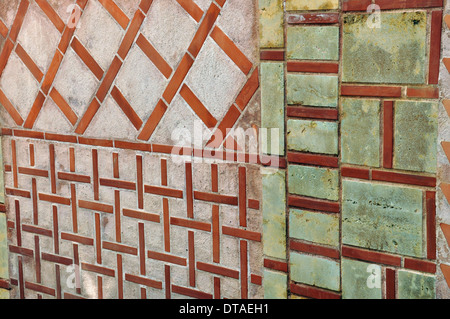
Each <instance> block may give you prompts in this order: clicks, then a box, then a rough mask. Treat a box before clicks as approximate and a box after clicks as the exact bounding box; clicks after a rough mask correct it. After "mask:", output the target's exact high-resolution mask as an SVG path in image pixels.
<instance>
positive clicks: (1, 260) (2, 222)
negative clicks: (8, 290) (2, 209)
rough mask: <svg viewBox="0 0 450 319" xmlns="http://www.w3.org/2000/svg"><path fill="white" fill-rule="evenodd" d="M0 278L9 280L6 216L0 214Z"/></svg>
mask: <svg viewBox="0 0 450 319" xmlns="http://www.w3.org/2000/svg"><path fill="white" fill-rule="evenodd" d="M0 278H9V269H8V229H7V227H6V214H3V213H0Z"/></svg>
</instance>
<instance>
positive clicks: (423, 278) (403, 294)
mask: <svg viewBox="0 0 450 319" xmlns="http://www.w3.org/2000/svg"><path fill="white" fill-rule="evenodd" d="M435 298H436V276H433V275H425V274H419V273H414V272H411V271H405V270H399V271H398V299H435Z"/></svg>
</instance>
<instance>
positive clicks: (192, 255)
mask: <svg viewBox="0 0 450 319" xmlns="http://www.w3.org/2000/svg"><path fill="white" fill-rule="evenodd" d="M188 247H189V285H190V286H191V287H195V241H194V232H193V231H189V232H188Z"/></svg>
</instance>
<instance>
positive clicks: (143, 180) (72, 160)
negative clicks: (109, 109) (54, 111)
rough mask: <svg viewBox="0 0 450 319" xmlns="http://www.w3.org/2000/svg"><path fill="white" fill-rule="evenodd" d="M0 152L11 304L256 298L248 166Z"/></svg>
mask: <svg viewBox="0 0 450 319" xmlns="http://www.w3.org/2000/svg"><path fill="white" fill-rule="evenodd" d="M3 145H4V149H3V152H4V164H5V179H6V183H5V185H6V194H7V207H8V211H7V217H8V221H7V227H8V237H9V258H10V277H11V278H10V287H11V288H12V290H11V297H12V298H36V297H37V298H133V299H135V298H177V297H183V298H185V297H193V298H202V299H203V298H258V297H261V296H262V295H261V294H262V291H261V275H262V274H261V267H262V265H261V264H260V261H259V260H261V259H260V258H257V256H258V255H260V254H261V253H260V252H261V250H262V244H261V222H260V221H259V220H260V213H259V206H260V199H259V198H260V194H259V192H260V191H259V190H258V189H257V187H255V185H254V182H253V180H254V179H255V178H257V177H258V176H259V175H258V174H259V168H258V166H252V165H239V164H214V163H209V164H207V163H199V164H197V163H195V162H193V163H181V164H176V163H173V162H172V160H171V158H170V156H166V155H157V154H150V153H146V152H139V151H131V150H123V149H122V150H119V149H113V150H112V152H111V150H110V149H108V148H101V147H91V146H83V145H74V144H70V143H64V144H58V143H55V142H50V141H41V140H36V139H23V138H16V137H4V140H3ZM200 176H201V180H198V177H200Z"/></svg>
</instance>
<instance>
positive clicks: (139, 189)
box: [136, 155, 144, 209]
mask: <svg viewBox="0 0 450 319" xmlns="http://www.w3.org/2000/svg"><path fill="white" fill-rule="evenodd" d="M136 169H137V193H138V208H139V209H144V181H143V174H142V156H140V155H137V156H136Z"/></svg>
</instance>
